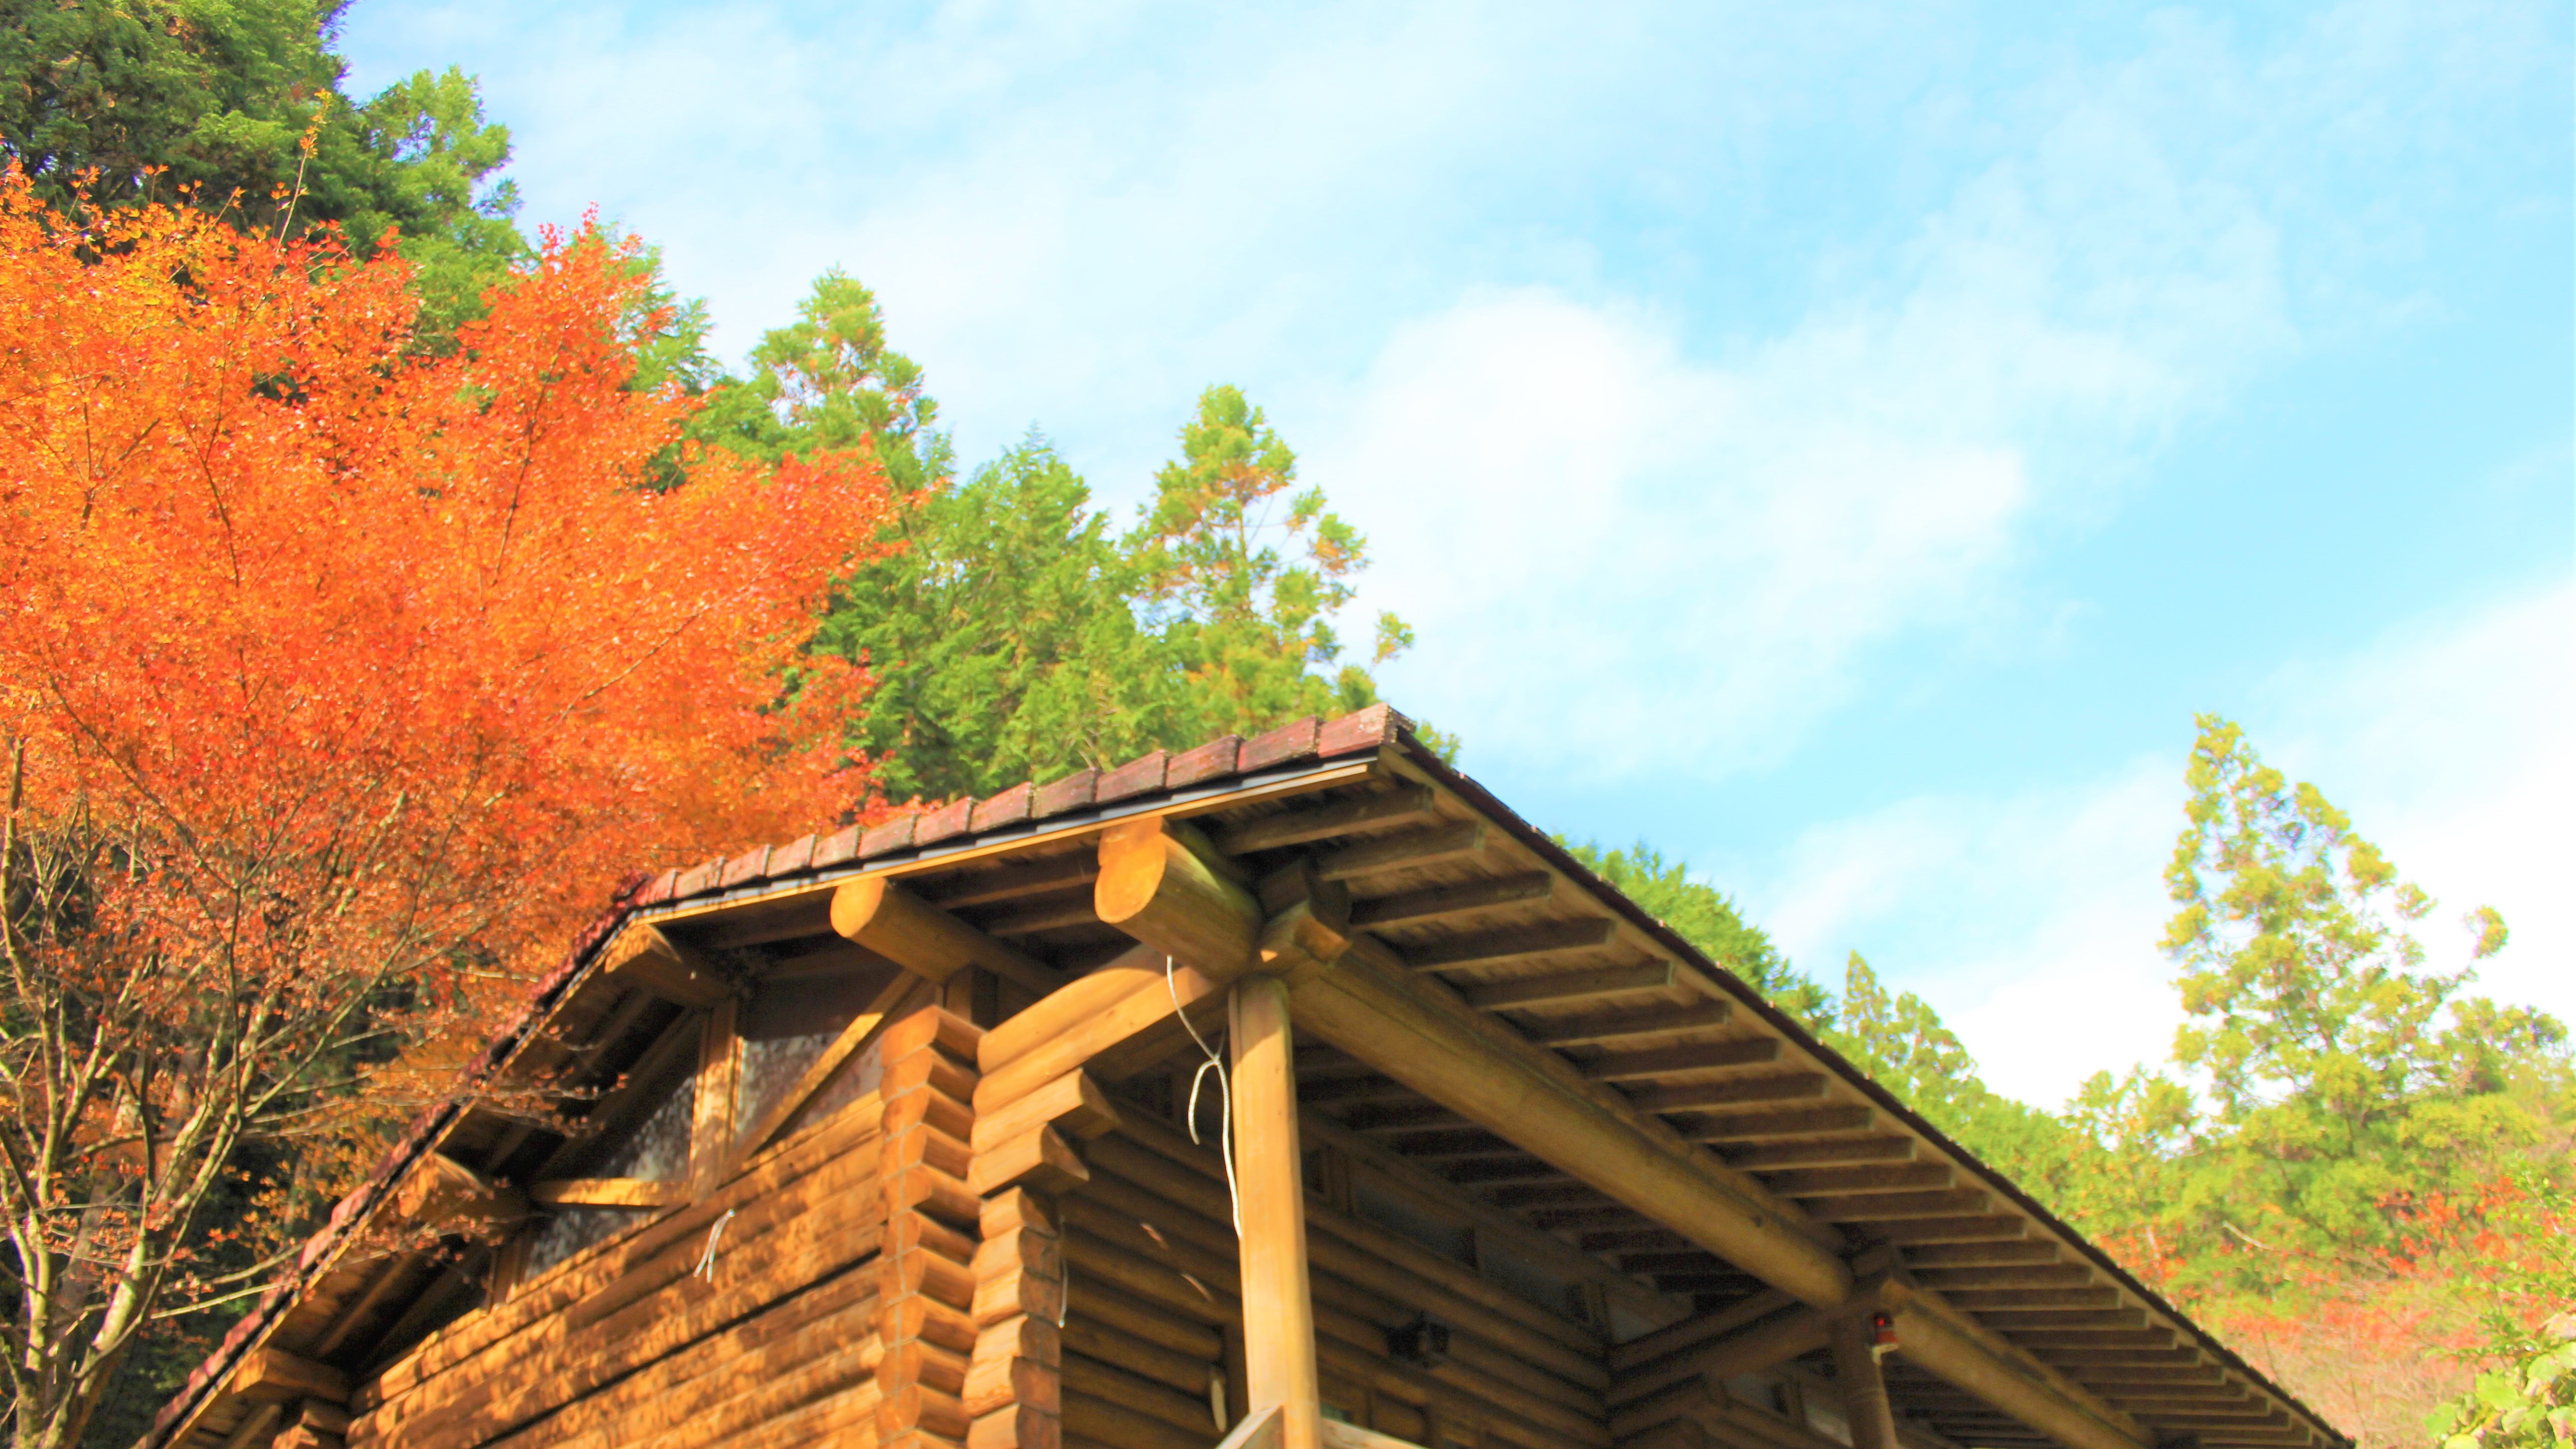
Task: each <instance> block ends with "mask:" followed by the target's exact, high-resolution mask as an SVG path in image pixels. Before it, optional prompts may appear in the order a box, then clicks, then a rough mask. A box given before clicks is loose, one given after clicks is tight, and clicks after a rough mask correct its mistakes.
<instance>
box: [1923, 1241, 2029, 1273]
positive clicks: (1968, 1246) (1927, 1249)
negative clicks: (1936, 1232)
mask: <svg viewBox="0 0 2576 1449" xmlns="http://www.w3.org/2000/svg"><path fill="white" fill-rule="evenodd" d="M2057 1255H2058V1247H2057V1244H2055V1243H2052V1242H2050V1241H2048V1240H2047V1239H2046V1238H2032V1239H2029V1240H2027V1241H2023V1242H1984V1243H1925V1244H1920V1245H1917V1246H1914V1247H1909V1248H1907V1249H1906V1250H1905V1262H1906V1266H1908V1267H1910V1268H1956V1267H1965V1266H1986V1265H1992V1264H1997V1263H2054V1262H2056V1261H2057Z"/></svg>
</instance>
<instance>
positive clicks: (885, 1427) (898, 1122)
mask: <svg viewBox="0 0 2576 1449" xmlns="http://www.w3.org/2000/svg"><path fill="white" fill-rule="evenodd" d="M982 1037H983V1033H982V1032H981V1031H979V1030H977V1029H976V1027H975V1025H974V1024H973V1023H972V1022H969V1021H967V1020H965V1019H964V1018H963V1017H960V1016H957V1015H955V1014H953V1013H951V1012H948V1011H945V1010H942V1009H941V1008H939V1007H936V1006H929V1007H924V1008H922V1009H921V1010H919V1011H916V1012H914V1013H913V1014H912V1015H910V1016H908V1017H905V1018H904V1019H903V1020H901V1021H899V1022H896V1023H895V1024H894V1025H892V1026H890V1027H888V1028H887V1029H886V1033H885V1054H884V1060H885V1076H884V1079H883V1085H882V1086H881V1087H880V1088H879V1089H878V1093H879V1096H880V1097H881V1098H882V1100H883V1101H884V1104H885V1106H884V1117H883V1128H882V1131H883V1137H882V1139H881V1145H880V1147H879V1149H878V1158H877V1164H878V1166H877V1171H878V1178H879V1181H880V1183H881V1184H882V1186H883V1188H884V1191H885V1208H886V1226H885V1239H884V1246H883V1248H882V1249H881V1250H880V1251H879V1254H878V1258H877V1332H878V1342H879V1344H880V1346H881V1349H882V1355H883V1356H882V1357H880V1358H879V1359H878V1361H877V1411H876V1412H877V1437H876V1442H877V1443H878V1444H880V1445H882V1446H884V1449H941V1446H954V1445H959V1444H963V1443H964V1442H965V1440H966V1437H967V1433H968V1430H969V1428H970V1427H971V1426H972V1424H973V1418H972V1416H971V1415H970V1414H969V1412H968V1410H967V1407H966V1404H965V1400H964V1397H963V1395H964V1391H965V1389H966V1384H967V1376H968V1369H969V1365H970V1358H969V1353H968V1350H969V1348H970V1347H971V1345H969V1344H963V1343H959V1342H956V1341H955V1338H954V1335H953V1334H947V1335H945V1337H946V1338H947V1340H948V1341H942V1340H941V1338H940V1337H934V1336H931V1335H930V1334H929V1333H927V1332H926V1331H925V1330H926V1329H928V1328H930V1327H931V1326H932V1325H933V1324H934V1323H954V1322H956V1321H957V1320H958V1319H960V1318H962V1317H963V1316H964V1315H965V1314H967V1313H968V1312H970V1311H971V1310H972V1308H973V1307H974V1303H975V1298H976V1288H977V1283H976V1273H975V1270H974V1267H973V1263H974V1260H975V1256H976V1251H977V1248H978V1247H979V1246H980V1244H979V1234H980V1231H981V1215H982V1208H983V1204H982V1203H981V1202H979V1201H977V1199H976V1198H975V1196H974V1194H973V1193H971V1192H969V1191H968V1190H967V1187H966V1177H967V1174H968V1172H969V1171H970V1170H971V1167H972V1162H973V1149H972V1148H971V1147H970V1146H969V1145H968V1144H969V1141H970V1140H971V1139H972V1137H973V1136H974V1130H975V1114H974V1107H973V1105H972V1103H973V1102H974V1098H975V1068H974V1062H975V1048H976V1046H977V1045H978V1043H979V1042H980V1040H981V1039H982ZM925 1298H926V1299H930V1300H933V1302H935V1303H936V1304H937V1305H938V1309H940V1310H945V1311H944V1312H941V1311H911V1310H910V1305H913V1304H914V1303H915V1300H919V1299H925ZM923 1306H924V1307H926V1305H923ZM1039 1449H1046V1446H1039Z"/></svg>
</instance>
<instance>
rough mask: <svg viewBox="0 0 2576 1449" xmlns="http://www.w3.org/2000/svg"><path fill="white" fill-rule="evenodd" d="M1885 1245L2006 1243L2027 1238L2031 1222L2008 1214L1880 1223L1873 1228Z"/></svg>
mask: <svg viewBox="0 0 2576 1449" xmlns="http://www.w3.org/2000/svg"><path fill="white" fill-rule="evenodd" d="M1870 1231H1871V1233H1872V1234H1873V1235H1874V1236H1876V1237H1877V1238H1878V1239H1879V1240H1880V1241H1882V1242H1889V1243H1900V1244H1917V1243H1987V1242H2005V1241H2010V1240H2012V1239H2014V1238H2019V1237H2023V1236H2026V1235H2027V1234H2028V1233H2029V1231H2030V1225H2029V1223H2027V1222H2025V1221H2024V1220H2023V1219H2021V1218H2019V1217H2015V1216H2011V1215H2008V1214H2000V1213H1999V1214H1995V1215H1993V1216H1984V1217H1978V1216H1971V1217H1955V1218H1915V1219H1911V1220H1908V1221H1905V1222H1893V1223H1880V1224H1877V1225H1876V1226H1874V1227H1872V1228H1871V1229H1870Z"/></svg>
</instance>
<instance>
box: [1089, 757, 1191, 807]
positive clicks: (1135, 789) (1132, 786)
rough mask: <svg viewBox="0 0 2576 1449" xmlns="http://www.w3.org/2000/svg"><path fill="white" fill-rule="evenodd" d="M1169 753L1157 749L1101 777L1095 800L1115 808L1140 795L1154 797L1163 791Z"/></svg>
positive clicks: (1094, 794)
mask: <svg viewBox="0 0 2576 1449" xmlns="http://www.w3.org/2000/svg"><path fill="white" fill-rule="evenodd" d="M1171 761H1172V756H1171V754H1170V752H1169V751H1165V750H1156V751H1155V752H1154V753H1152V754H1150V755H1145V756H1142V757H1140V758H1137V759H1133V760H1129V761H1128V762H1127V763H1125V764H1123V765H1120V766H1119V767H1118V768H1117V769H1114V770H1112V771H1110V772H1109V773H1108V774H1106V775H1103V776H1101V777H1100V785H1099V788H1098V789H1097V790H1095V791H1094V792H1093V793H1092V797H1091V798H1092V800H1093V801H1094V802H1095V803H1097V804H1101V805H1115V804H1117V803H1118V802H1119V801H1121V800H1132V799H1134V798H1136V797H1137V796H1139V795H1151V794H1155V793H1156V792H1158V791H1160V790H1161V789H1162V788H1163V771H1164V770H1165V769H1166V768H1167V767H1168V766H1169V765H1170V764H1171Z"/></svg>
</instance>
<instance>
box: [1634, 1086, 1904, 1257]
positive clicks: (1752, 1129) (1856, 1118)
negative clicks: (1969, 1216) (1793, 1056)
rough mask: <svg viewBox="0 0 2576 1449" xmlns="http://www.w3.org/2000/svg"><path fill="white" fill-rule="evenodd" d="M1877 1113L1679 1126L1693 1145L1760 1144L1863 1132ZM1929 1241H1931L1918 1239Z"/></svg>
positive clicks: (1822, 1112) (1765, 1116) (1833, 1112)
mask: <svg viewBox="0 0 2576 1449" xmlns="http://www.w3.org/2000/svg"><path fill="white" fill-rule="evenodd" d="M1877 1122H1878V1114H1877V1113H1876V1112H1875V1111H1873V1110H1872V1109H1870V1108H1868V1107H1862V1106H1833V1107H1790V1108H1785V1109H1782V1110H1779V1111H1772V1112H1740V1113H1735V1114H1731V1115H1728V1116H1724V1117H1703V1118H1698V1119H1695V1120H1693V1121H1692V1122H1690V1123H1688V1124H1686V1125H1684V1124H1676V1125H1680V1127H1681V1133H1682V1135H1683V1136H1684V1137H1687V1138H1689V1139H1690V1140H1691V1141H1693V1142H1729V1143H1732V1142H1761V1141H1765V1140H1768V1139H1771V1138H1778V1137H1812V1136H1815V1135H1817V1134H1818V1133H1824V1132H1866V1131H1868V1130H1869V1129H1870V1128H1871V1127H1873V1126H1875V1125H1877ZM1917 1241H1922V1242H1930V1241H1934V1240H1933V1239H1928V1238H1927V1239H1918V1240H1917Z"/></svg>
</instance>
